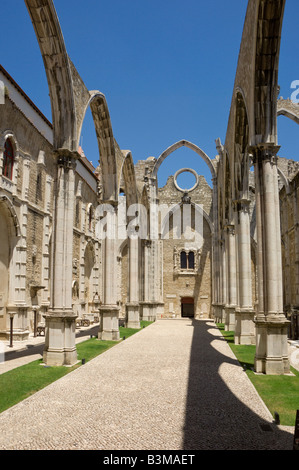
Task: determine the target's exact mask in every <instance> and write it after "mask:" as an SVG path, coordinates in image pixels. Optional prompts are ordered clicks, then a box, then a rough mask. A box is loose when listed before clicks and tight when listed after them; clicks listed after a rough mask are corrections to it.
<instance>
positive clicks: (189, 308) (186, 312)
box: [181, 297, 194, 318]
mask: <svg viewBox="0 0 299 470" xmlns="http://www.w3.org/2000/svg"><path fill="white" fill-rule="evenodd" d="M181 316H182V318H194V298H193V297H182V298H181Z"/></svg>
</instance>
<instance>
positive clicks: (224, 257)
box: [219, 238, 227, 323]
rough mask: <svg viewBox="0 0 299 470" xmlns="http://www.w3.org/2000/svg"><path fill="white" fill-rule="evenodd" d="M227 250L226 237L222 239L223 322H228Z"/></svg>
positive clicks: (220, 308)
mask: <svg viewBox="0 0 299 470" xmlns="http://www.w3.org/2000/svg"><path fill="white" fill-rule="evenodd" d="M226 268H227V252H226V243H225V239H224V238H221V241H220V276H221V277H220V304H219V310H220V315H221V322H222V323H226V311H225V306H226V302H227V269H226Z"/></svg>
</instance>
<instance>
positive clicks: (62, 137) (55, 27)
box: [25, 0, 117, 200]
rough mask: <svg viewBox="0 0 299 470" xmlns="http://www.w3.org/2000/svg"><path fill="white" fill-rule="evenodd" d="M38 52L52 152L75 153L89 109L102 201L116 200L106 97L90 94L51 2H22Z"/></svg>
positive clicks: (111, 140)
mask: <svg viewBox="0 0 299 470" xmlns="http://www.w3.org/2000/svg"><path fill="white" fill-rule="evenodd" d="M25 3H26V6H27V9H28V12H29V15H30V17H31V20H32V23H33V27H34V30H35V33H36V37H37V40H38V43H39V47H40V50H41V54H42V58H43V62H44V66H45V71H46V75H47V80H48V86H49V92H50V100H51V107H52V120H53V134H54V149H55V150H59V149H67V150H70V151H72V152H77V151H78V146H79V139H80V134H81V129H82V124H83V120H84V117H85V114H86V110H87V108H88V106H90V108H91V111H92V115H93V120H94V124H95V130H96V135H97V139H98V145H99V151H100V160H101V168H102V177H103V198H104V199H105V200H116V197H117V192H116V190H117V166H116V155H115V145H114V137H113V132H112V126H111V120H110V116H109V111H108V106H107V102H106V99H105V96H104V95H103V94H102V93H100V92H99V91H91V92H89V91H88V90H87V88H86V86H85V84H84V83H83V81H82V79H81V77H80V76H79V74H78V72H77V70H76V68H75V67H74V65H73V63H72V62H71V60H70V58H69V56H68V54H67V50H66V46H65V42H64V39H63V34H62V31H61V27H60V24H59V20H58V16H57V13H56V10H55V7H54V4H53V1H52V0H43V1H41V0H25Z"/></svg>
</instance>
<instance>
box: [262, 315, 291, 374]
mask: <svg viewBox="0 0 299 470" xmlns="http://www.w3.org/2000/svg"><path fill="white" fill-rule="evenodd" d="M288 324H289V321H288V320H287V319H286V317H285V316H284V314H269V315H258V317H257V318H256V319H255V325H256V355H255V364H254V367H255V372H257V373H260V374H267V375H285V374H289V373H290V362H289V357H288V344H287V338H288V337H287V328H288Z"/></svg>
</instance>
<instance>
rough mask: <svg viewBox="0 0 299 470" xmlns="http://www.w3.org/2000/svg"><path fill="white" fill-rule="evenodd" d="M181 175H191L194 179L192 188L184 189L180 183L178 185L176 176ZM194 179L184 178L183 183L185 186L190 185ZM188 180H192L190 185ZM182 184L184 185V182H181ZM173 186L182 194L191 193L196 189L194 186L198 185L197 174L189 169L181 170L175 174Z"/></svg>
mask: <svg viewBox="0 0 299 470" xmlns="http://www.w3.org/2000/svg"><path fill="white" fill-rule="evenodd" d="M182 173H191V174H192V175H193V177H194V178H195V184H193V186H191V187H185V188H183V187H182V186H181V185H182V183H180V184H179V183H178V176H180V175H181V174H182ZM194 178H192V177H191V178H189V177H188V178H186V181H185V184H186V185H187V184H192V183H194ZM190 179H191V180H192V182H191V183H190ZM180 180H182V178H180ZM183 184H184V181H183ZM174 185H175V187H176V189H178V190H179V191H182V192H183V193H186V192H190V191H193V189H195V188H196V186H197V185H198V174H197V173H196V171H194V170H192V169H191V168H182V169H181V170H179V171H177V172H176V174H175V175H174Z"/></svg>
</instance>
